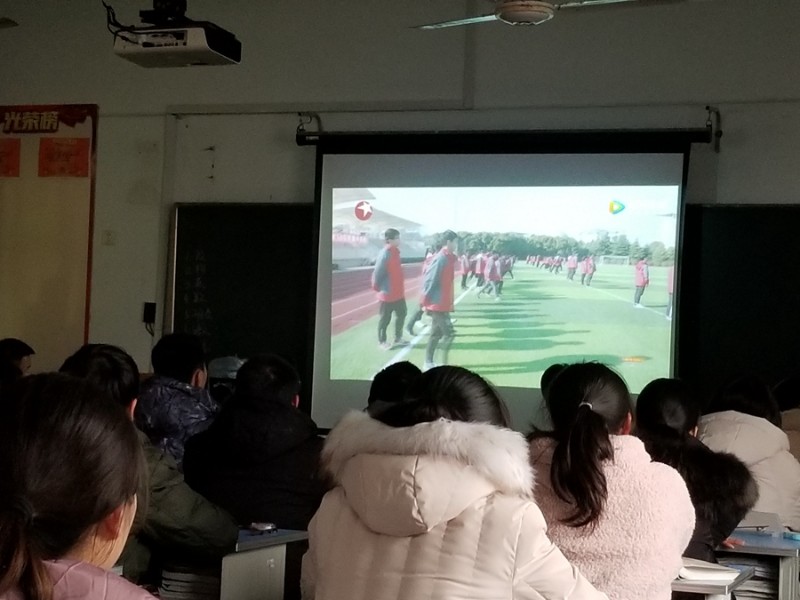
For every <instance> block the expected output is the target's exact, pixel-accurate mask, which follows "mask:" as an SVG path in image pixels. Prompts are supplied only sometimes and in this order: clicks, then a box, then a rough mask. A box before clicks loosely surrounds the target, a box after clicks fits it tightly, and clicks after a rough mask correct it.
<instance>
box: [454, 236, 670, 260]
mask: <svg viewBox="0 0 800 600" xmlns="http://www.w3.org/2000/svg"><path fill="white" fill-rule="evenodd" d="M458 235H459V237H460V238H461V242H460V251H461V252H467V253H468V254H475V253H477V252H480V251H482V250H489V251H492V252H498V253H500V254H505V255H509V256H516V257H517V258H518V259H525V258H526V257H528V256H556V255H559V256H569V255H570V254H577V255H578V257H584V256H588V255H590V254H593V255H595V256H627V257H629V258H630V259H631V260H639V259H641V258H647V259H648V260H649V262H650V264H652V265H654V266H669V265H672V264H674V262H675V248H674V247H667V246H665V245H664V244H663V243H662V242H651V243H650V244H647V245H642V244H640V243H639V241H638V240H633V241H630V240H629V239H628V237H627V236H626V235H613V236H612V235H610V234H609V233H607V232H600V233H599V234H598V235H597V237H596V238H595V239H594V240H592V241H591V242H582V241H579V240H576V239H575V238H572V237H569V236H564V235H561V236H550V235H527V236H526V235H523V234H521V233H488V232H481V233H470V232H467V231H460V232H458Z"/></svg>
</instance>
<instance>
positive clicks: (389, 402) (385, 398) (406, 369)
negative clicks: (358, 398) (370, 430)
mask: <svg viewBox="0 0 800 600" xmlns="http://www.w3.org/2000/svg"><path fill="white" fill-rule="evenodd" d="M421 374H422V370H421V369H420V368H419V367H418V366H417V365H415V364H414V363H412V362H408V361H407V360H402V361H400V362H396V363H392V364H391V365H389V366H388V367H386V368H385V369H383V370H381V371H379V372H378V373H376V374H375V377H373V378H372V384H371V385H370V386H369V396H367V412H368V413H369V414H370V416H371V417H374V416H375V415H377V414H379V413H381V412H383V411H384V410H386V409H387V408H390V407H392V406H394V405H395V404H399V403H400V402H402V401H403V397H404V396H405V393H406V390H408V388H409V386H410V385H411V383H412V382H413V381H414V380H415V379H416V378H417V377H419V376H420V375H421Z"/></svg>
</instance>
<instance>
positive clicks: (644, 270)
mask: <svg viewBox="0 0 800 600" xmlns="http://www.w3.org/2000/svg"><path fill="white" fill-rule="evenodd" d="M634 283H635V284H636V292H634V294H633V305H634V306H635V307H636V308H642V294H644V289H645V288H646V287H647V286H648V285H650V267H649V266H648V265H647V259H646V258H644V257H643V258H642V259H641V260H640V261H639V262H637V263H636V276H635V279H634Z"/></svg>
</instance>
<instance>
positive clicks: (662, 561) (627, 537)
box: [530, 363, 694, 600]
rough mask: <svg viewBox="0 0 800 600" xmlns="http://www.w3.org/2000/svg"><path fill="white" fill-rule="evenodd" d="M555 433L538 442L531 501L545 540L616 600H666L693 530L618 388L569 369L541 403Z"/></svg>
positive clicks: (672, 479) (688, 508) (598, 370)
mask: <svg viewBox="0 0 800 600" xmlns="http://www.w3.org/2000/svg"><path fill="white" fill-rule="evenodd" d="M545 404H546V406H547V409H548V412H549V414H550V418H551V422H552V427H553V430H552V431H547V432H539V431H537V432H534V433H533V434H532V435H531V436H530V437H531V449H530V455H531V461H532V463H533V466H534V469H535V471H536V487H535V488H534V495H535V497H536V501H537V503H538V504H539V506H540V507H541V509H542V512H543V513H544V516H545V519H546V521H547V525H548V529H547V532H548V535H549V536H550V537H551V539H552V540H553V541H554V542H555V544H556V545H557V546H558V547H559V548H560V549H561V551H562V552H564V555H565V556H566V557H567V558H568V559H569V560H570V561H571V562H572V563H573V564H575V566H576V567H578V568H579V569H580V570H581V571H582V572H583V573H584V574H585V575H586V577H587V578H588V579H589V581H591V582H592V583H593V584H594V585H595V586H597V587H598V588H599V589H602V590H603V591H605V592H606V593H607V594H608V596H609V598H612V599H613V600H641V599H647V600H668V599H669V598H670V596H671V588H670V586H671V583H672V580H673V579H675V577H677V576H678V572H679V571H680V569H681V566H682V561H681V556H682V554H683V551H684V549H685V548H686V545H687V544H688V542H689V539H690V538H691V536H692V531H693V530H694V507H693V506H692V501H691V499H690V498H689V492H688V491H687V489H686V484H685V483H684V482H683V479H682V478H681V476H680V474H678V472H677V471H675V469H673V468H672V467H668V466H667V465H664V464H660V463H654V462H652V461H651V459H650V456H649V455H648V454H647V452H646V451H645V449H644V444H642V442H641V440H639V439H637V438H635V437H633V436H631V435H629V434H630V431H631V420H632V415H631V402H630V395H629V393H628V388H627V386H626V385H625V382H624V381H623V380H622V378H621V377H620V376H619V375H618V374H617V373H615V372H614V371H612V370H611V369H609V368H608V367H606V366H605V365H602V364H599V363H582V364H573V365H569V366H567V367H565V368H564V369H563V370H562V371H561V372H560V373H558V375H557V376H556V377H555V379H554V380H553V382H552V383H551V384H550V387H549V389H548V390H547V394H546V395H545Z"/></svg>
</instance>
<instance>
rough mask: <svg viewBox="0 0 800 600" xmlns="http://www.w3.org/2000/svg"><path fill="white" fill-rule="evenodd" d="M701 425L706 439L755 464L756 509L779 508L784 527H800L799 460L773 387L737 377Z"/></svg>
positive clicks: (715, 447)
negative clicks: (792, 448)
mask: <svg viewBox="0 0 800 600" xmlns="http://www.w3.org/2000/svg"><path fill="white" fill-rule="evenodd" d="M699 426H700V428H699V432H698V437H699V438H700V441H701V442H703V443H704V444H705V445H706V446H708V447H709V448H711V449H712V450H714V451H715V452H729V453H731V454H733V455H734V456H736V457H737V458H739V460H741V461H742V462H743V463H744V464H745V465H747V467H748V468H749V469H750V472H751V473H752V474H753V477H754V478H755V480H756V484H757V485H758V501H757V502H756V504H755V506H753V510H756V511H759V512H767V513H776V514H777V515H778V516H779V517H780V519H781V523H782V524H783V525H784V526H785V527H790V528H792V529H794V530H800V463H798V462H797V459H795V457H794V456H792V454H791V452H790V451H789V439H788V438H787V436H786V434H785V433H784V432H783V431H782V430H781V414H780V411H779V409H778V404H777V402H775V398H774V397H773V396H772V394H771V392H770V390H769V388H768V387H767V386H766V385H765V384H764V383H763V382H761V381H759V380H758V379H756V378H754V377H742V378H739V379H737V380H735V381H732V382H731V383H729V384H727V385H725V386H723V387H722V388H721V389H720V391H719V392H718V393H717V394H716V395H715V397H714V399H713V400H712V401H711V405H710V406H709V409H708V411H707V414H706V415H705V416H703V417H702V418H701V419H700V424H699Z"/></svg>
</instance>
